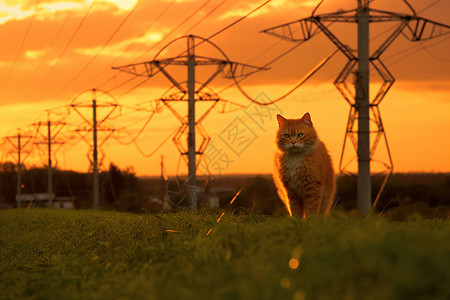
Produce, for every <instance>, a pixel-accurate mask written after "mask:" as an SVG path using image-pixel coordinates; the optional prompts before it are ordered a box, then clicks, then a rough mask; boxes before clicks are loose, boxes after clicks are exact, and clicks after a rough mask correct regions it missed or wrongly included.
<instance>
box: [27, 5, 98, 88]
mask: <svg viewBox="0 0 450 300" xmlns="http://www.w3.org/2000/svg"><path fill="white" fill-rule="evenodd" d="M95 1H96V0H93V1H92V3H91V5H90V6H89V8H88V9H87V11H86V13H85V15H84V16H83V18H82V19H81V21H80V23H79V24H78V26H77V28H76V29H75V31H74V32H73V34H72V36H71V37H70V39H69V41H68V42H67V44H66V46H65V47H64V49H63V51H62V52H61V53H60V54H59V56H58V58H57V60H56V62H55V64H53V65H52V67H51V68H50V69H49V71H48V72H47V74H45V76H44V78H43V79H42V80H41V82H40V83H39V84H38V86H37V88H36V89H39V88H40V87H41V86H42V85H43V84H44V83H45V82H46V81H47V79H48V77H49V76H50V74H51V73H52V72H53V70H54V69H55V67H56V66H57V65H58V63H59V61H60V60H61V58H62V57H63V56H64V54H65V53H66V51H67V49H68V48H69V46H70V45H71V44H72V42H73V40H74V39H75V36H76V35H77V34H78V31H80V28H81V27H82V26H83V23H84V21H86V18H87V16H88V15H89V13H90V12H91V9H92V7H94V3H95Z"/></svg>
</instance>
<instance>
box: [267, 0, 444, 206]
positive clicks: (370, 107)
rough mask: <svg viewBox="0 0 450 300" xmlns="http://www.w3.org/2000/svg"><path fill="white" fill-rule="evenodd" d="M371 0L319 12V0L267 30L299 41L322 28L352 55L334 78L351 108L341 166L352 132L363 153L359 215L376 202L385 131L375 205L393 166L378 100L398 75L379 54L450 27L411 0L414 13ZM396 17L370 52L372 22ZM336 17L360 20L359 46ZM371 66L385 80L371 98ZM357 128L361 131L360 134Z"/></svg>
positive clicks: (350, 21) (358, 154) (282, 37)
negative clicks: (374, 178)
mask: <svg viewBox="0 0 450 300" xmlns="http://www.w3.org/2000/svg"><path fill="white" fill-rule="evenodd" d="M370 2H371V1H370V0H357V8H355V9H351V10H342V11H338V12H334V13H325V14H320V15H315V14H314V13H315V11H316V10H317V8H318V7H319V5H320V3H322V2H320V3H319V5H318V6H317V7H316V9H315V10H314V11H313V13H312V15H311V17H308V18H305V19H300V20H297V21H294V22H290V23H286V24H283V25H279V26H276V27H272V28H269V29H265V30H263V32H264V33H268V34H271V35H274V36H276V37H278V38H281V39H284V40H288V41H292V42H300V43H302V42H305V41H308V40H309V39H311V38H312V37H313V36H315V35H316V34H317V33H318V32H320V31H321V32H323V33H324V34H325V35H326V36H327V37H328V38H329V39H330V40H331V41H332V42H333V43H334V44H335V45H336V47H337V48H338V49H339V50H340V51H341V52H342V53H343V54H344V55H345V56H346V57H347V59H348V62H347V64H346V65H345V66H344V68H343V69H342V71H341V73H340V74H339V75H338V77H337V78H336V80H335V81H334V84H335V86H336V88H337V89H338V90H339V92H340V93H341V94H342V96H343V97H344V98H345V100H346V101H347V102H348V103H349V104H350V114H349V119H348V123H347V130H346V134H345V139H344V146H343V149H342V155H341V161H340V164H339V169H340V171H341V172H342V171H343V170H344V169H343V168H345V166H343V157H344V151H345V142H346V140H347V138H349V139H350V140H351V142H352V143H353V146H354V148H355V150H356V153H357V158H358V190H357V199H358V210H359V213H360V215H366V214H367V213H368V212H369V210H370V209H371V207H372V191H371V171H370V164H371V160H372V158H373V155H374V153H375V150H376V148H377V145H378V143H379V141H380V139H381V138H382V137H384V140H385V143H386V147H387V153H388V159H389V162H388V163H387V164H385V166H386V168H387V171H388V172H387V175H386V177H385V180H384V182H383V184H382V186H381V188H380V190H379V192H378V195H377V197H376V199H375V202H374V205H375V204H376V203H377V201H378V199H379V197H380V194H381V192H382V190H383V188H384V186H385V184H386V182H387V180H388V179H389V177H390V175H391V174H392V170H393V165H392V158H391V155H390V151H389V146H388V143H387V139H386V134H385V130H384V126H383V122H382V120H381V115H380V110H379V107H378V105H379V104H380V102H381V100H383V98H384V96H385V95H386V93H387V92H388V90H389V88H390V87H391V86H392V84H393V83H394V77H393V76H392V74H391V73H390V72H389V71H388V69H387V68H386V67H385V65H384V64H383V63H382V61H381V59H380V56H381V55H382V54H383V52H384V51H385V50H386V49H387V48H388V47H389V46H390V45H391V44H392V43H393V41H394V40H395V39H396V38H397V37H398V36H399V35H400V34H403V35H404V36H405V37H406V38H408V39H410V40H411V41H413V42H415V41H422V40H429V39H432V38H436V37H439V36H442V35H444V34H448V33H450V26H448V25H444V24H441V23H437V22H434V21H431V20H428V19H424V18H421V17H419V16H417V15H416V13H415V11H414V10H413V8H412V7H411V6H410V5H409V4H408V3H407V2H406V1H404V2H405V3H406V4H407V6H408V7H409V8H410V9H411V11H412V15H408V14H402V13H394V12H389V11H383V10H378V9H373V8H370V7H369V4H370ZM394 21H395V22H398V24H397V25H396V27H395V29H394V30H393V31H392V32H391V33H390V35H389V37H388V38H387V39H386V40H385V41H384V42H383V43H381V45H380V46H379V47H378V48H377V49H376V50H375V51H374V52H373V53H372V54H370V52H369V44H370V40H369V24H370V23H379V22H394ZM335 22H342V23H357V25H358V33H357V38H358V39H357V44H358V45H357V50H354V49H352V48H351V47H350V46H349V45H346V44H344V43H343V42H342V41H341V40H339V38H338V37H337V36H336V35H335V34H334V33H333V32H332V31H331V30H330V29H329V28H328V27H329V25H330V24H332V23H335ZM317 29H319V30H317ZM370 66H372V67H373V68H374V69H375V70H376V72H377V73H378V74H379V75H380V76H381V78H382V80H383V83H382V85H381V88H380V90H379V91H378V92H377V93H376V95H375V97H374V98H373V99H369V83H370V78H369V68H370ZM350 74H354V75H355V81H354V89H352V88H350V87H349V86H348V85H347V82H346V80H347V78H348V77H349V75H350ZM371 116H372V118H371ZM371 120H372V121H373V122H374V123H375V126H376V130H375V131H371V130H370V121H371ZM356 121H357V122H356ZM356 123H357V127H356ZM355 133H356V134H357V136H356V137H355ZM371 133H375V134H376V136H375V139H374V142H373V143H372V145H370V134H371Z"/></svg>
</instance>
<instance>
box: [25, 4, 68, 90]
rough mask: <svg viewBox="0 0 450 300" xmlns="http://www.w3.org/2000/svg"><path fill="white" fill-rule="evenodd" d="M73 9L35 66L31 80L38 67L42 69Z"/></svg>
mask: <svg viewBox="0 0 450 300" xmlns="http://www.w3.org/2000/svg"><path fill="white" fill-rule="evenodd" d="M72 12H73V11H72V10H69V12H68V13H67V14H66V17H65V18H64V21H63V24H62V25H61V26H60V27H59V30H58V32H57V33H56V35H55V36H54V37H53V40H52V41H51V43H50V45H49V46H48V47H47V51H45V54H44V57H43V58H42V59H41V60H40V61H39V63H38V65H37V66H36V67H35V69H34V70H33V72H32V74H31V77H30V81H31V79H33V78H34V76H35V74H36V72H37V70H38V69H40V67H41V65H42V63H43V62H44V61H45V59H46V58H47V56H48V54H49V53H50V51H49V50H50V49H51V48H52V47H53V45H54V44H55V42H56V40H57V39H58V37H59V35H60V34H61V32H62V30H63V29H64V27H65V26H66V23H67V21H68V20H69V17H70V16H71V15H72Z"/></svg>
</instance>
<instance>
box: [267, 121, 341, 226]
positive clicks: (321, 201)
mask: <svg viewBox="0 0 450 300" xmlns="http://www.w3.org/2000/svg"><path fill="white" fill-rule="evenodd" d="M277 119H278V124H279V129H278V132H277V138H276V144H277V152H276V154H275V170H274V174H273V178H274V181H275V185H276V186H277V189H278V195H279V196H280V198H281V200H282V201H283V202H284V204H285V205H286V208H287V210H288V212H289V214H290V215H291V216H292V215H294V216H298V217H300V218H304V217H305V216H311V215H318V214H324V215H325V216H326V215H327V214H328V213H329V212H330V208H331V205H332V203H333V198H334V192H335V180H334V171H333V165H332V163H331V158H330V155H329V154H328V152H327V149H326V148H325V145H324V144H323V143H322V141H320V140H319V138H318V137H317V132H316V130H315V129H314V127H313V124H312V122H311V116H310V115H309V113H306V114H305V115H304V116H303V117H302V118H301V119H285V118H284V117H282V116H281V115H277Z"/></svg>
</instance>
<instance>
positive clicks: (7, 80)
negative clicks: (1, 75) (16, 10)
mask: <svg viewBox="0 0 450 300" xmlns="http://www.w3.org/2000/svg"><path fill="white" fill-rule="evenodd" d="M39 1H40V0H36V2H35V4H34V8H33V15H32V16H31V19H30V22H28V26H27V29H26V31H25V36H24V37H23V39H22V42H21V43H20V47H19V51H17V55H16V58H15V59H14V63H13V66H12V68H11V69H10V70H9V73H8V75H7V77H6V80H5V83H4V84H3V86H7V85H8V82H9V80H10V77H11V74H12V73H13V72H14V70H15V68H16V65H17V61H18V60H19V57H20V55H21V54H22V51H23V47H24V46H25V42H26V40H27V38H28V34H29V33H30V29H31V25H32V24H33V21H34V17H35V16H36V7H37V6H38V4H39Z"/></svg>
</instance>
